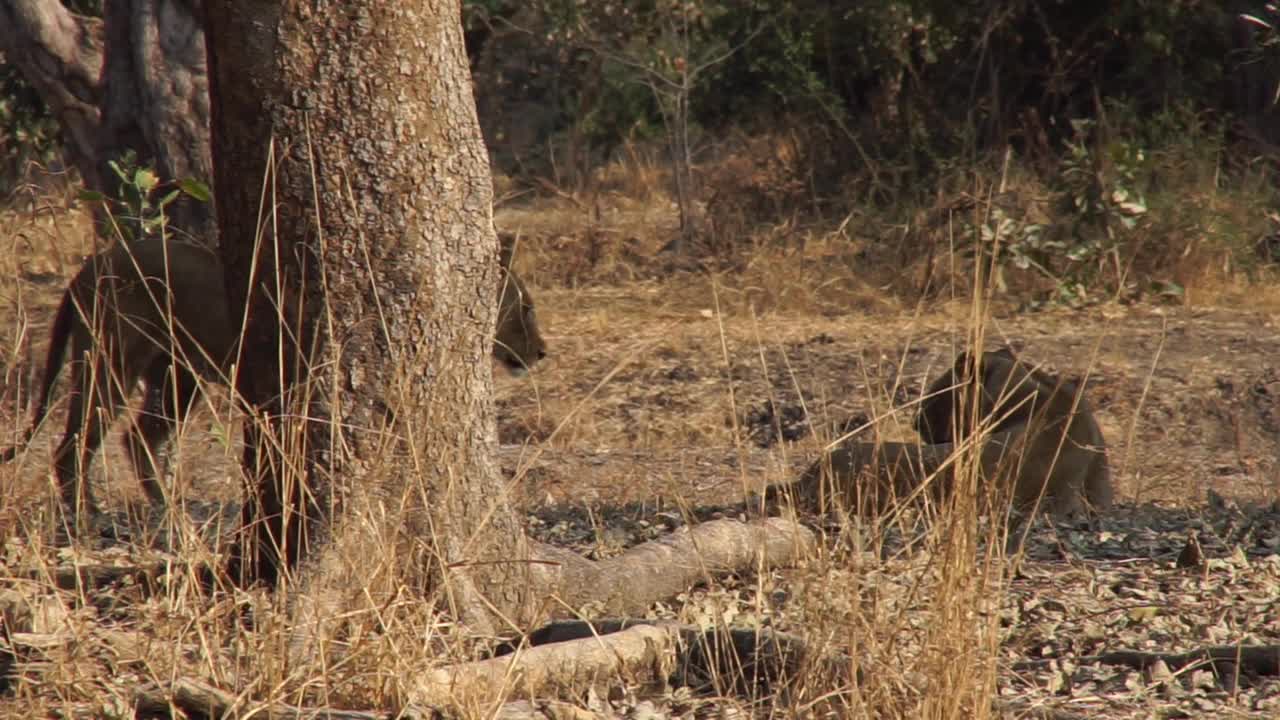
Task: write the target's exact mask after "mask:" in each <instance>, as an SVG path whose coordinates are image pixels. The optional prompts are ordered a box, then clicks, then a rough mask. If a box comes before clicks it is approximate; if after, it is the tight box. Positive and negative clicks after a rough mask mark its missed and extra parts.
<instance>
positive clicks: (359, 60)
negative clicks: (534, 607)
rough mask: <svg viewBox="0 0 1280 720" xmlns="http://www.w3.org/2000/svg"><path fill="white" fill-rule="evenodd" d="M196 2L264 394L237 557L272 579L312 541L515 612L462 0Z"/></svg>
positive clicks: (248, 569) (345, 562) (224, 226)
mask: <svg viewBox="0 0 1280 720" xmlns="http://www.w3.org/2000/svg"><path fill="white" fill-rule="evenodd" d="M207 7H208V13H207V26H206V31H207V36H208V37H209V38H210V39H211V42H210V43H209V58H210V69H211V87H212V91H213V96H214V98H215V105H214V114H213V124H212V127H213V138H214V142H213V146H214V150H215V152H214V158H215V168H216V174H217V177H218V178H219V181H218V183H217V192H218V206H219V208H220V223H219V226H220V229H221V243H220V244H221V248H222V255H223V259H224V261H225V263H226V268H227V283H228V292H229V296H230V298H231V304H232V307H233V308H236V307H237V306H239V307H244V306H245V304H247V306H248V318H249V321H248V327H247V329H246V337H245V342H244V347H243V357H242V370H241V371H240V373H239V377H238V382H237V387H238V389H239V391H240V393H241V394H242V395H243V397H244V398H245V400H246V401H247V402H248V403H250V404H252V405H253V406H254V407H255V408H256V412H257V415H258V419H257V421H256V422H255V423H253V424H254V425H255V428H254V431H253V432H252V433H250V437H249V439H250V442H249V446H248V448H247V451H246V455H245V470H246V473H247V475H248V477H249V478H251V480H250V481H249V483H250V485H251V487H250V488H249V492H248V499H247V501H246V504H245V514H244V527H245V528H251V529H253V530H252V532H251V534H250V535H248V536H246V537H245V538H244V539H243V540H242V541H241V543H242V545H241V553H240V554H239V555H238V557H239V558H240V569H241V570H242V571H243V572H245V573H246V578H248V579H262V580H267V581H274V580H276V579H277V577H278V576H279V574H280V571H282V570H285V569H287V568H291V567H294V566H295V565H296V563H297V562H298V561H299V560H300V559H301V558H302V557H303V556H304V555H305V554H307V553H308V552H309V551H311V550H314V549H316V548H318V547H324V548H325V551H324V553H323V556H324V557H323V558H322V559H317V567H318V568H324V569H325V572H326V573H337V574H338V575H345V574H347V573H354V574H356V575H357V576H360V575H362V576H364V578H366V580H367V578H370V577H379V576H382V577H395V578H396V580H395V581H393V583H394V585H395V586H397V587H398V586H399V585H400V584H402V583H406V582H408V583H409V584H410V585H413V586H420V585H421V583H422V581H423V580H424V579H426V578H428V577H430V579H431V580H432V582H431V583H430V584H429V586H428V587H429V589H431V590H434V591H443V592H444V595H443V597H445V598H446V599H447V600H449V601H452V605H453V607H452V610H454V611H455V612H456V613H458V614H459V615H460V616H463V617H467V616H471V617H478V616H485V615H487V611H486V612H480V613H476V612H472V611H474V610H476V609H477V607H478V603H477V602H476V601H475V600H476V598H475V595H474V594H473V591H474V590H477V589H478V590H480V591H481V593H482V594H483V595H484V596H485V597H486V598H488V600H489V602H491V603H493V607H494V608H496V609H498V610H500V611H501V612H503V613H507V612H512V611H514V610H515V609H516V608H517V607H518V606H519V605H520V604H521V602H522V601H523V599H524V598H523V597H522V592H521V588H523V587H525V586H526V583H524V582H520V578H521V577H522V576H523V575H524V573H525V572H526V571H527V564H526V563H523V562H521V561H520V558H523V557H525V556H526V555H527V551H526V549H525V547H524V546H525V543H524V540H523V535H522V533H521V531H520V528H519V525H518V524H517V521H516V517H515V515H514V513H513V511H512V510H511V509H510V506H509V504H508V503H507V502H506V498H505V494H504V490H503V487H502V483H501V481H500V479H499V474H498V470H497V466H496V463H495V461H494V459H493V457H494V450H495V449H496V442H495V430H494V414H493V413H494V410H493V402H492V399H491V380H492V379H491V366H490V363H489V354H490V349H491V348H490V343H491V342H492V340H491V337H490V334H491V332H492V328H493V326H494V315H493V314H494V288H495V285H496V282H497V276H496V271H497V267H496V264H495V263H494V259H495V258H496V257H497V251H496V250H497V249H496V245H495V237H494V231H493V223H492V210H491V200H492V198H491V192H492V191H491V184H490V178H489V168H488V158H487V155H486V153H485V149H484V146H483V144H482V141H481V139H480V132H479V128H478V124H477V121H476V116H475V110H474V103H473V100H472V96H471V84H470V77H469V73H468V65H467V60H466V57H465V54H464V51H463V45H462V32H461V25H460V23H459V17H460V10H459V6H458V4H457V2H456V0H451V1H440V0H413V1H411V2H400V3H384V2H380V1H379V0H360V1H358V2H349V3H342V4H338V5H334V6H332V7H331V8H330V9H329V10H328V11H326V12H323V13H315V12H313V11H312V9H311V5H310V4H309V3H304V2H298V1H297V0H283V1H281V2H263V1H262V0H210V2H209V3H208V6H207ZM264 179H265V182H266V190H265V195H264V190H263V187H262V181H263V180H264ZM263 197H266V198H267V205H266V206H265V207H263V206H262V202H261V200H262V198H263ZM335 507H341V508H342V513H341V515H336V514H335V513H334V509H335ZM351 518H359V520H352V521H351V522H346V520H347V519H351ZM375 518H376V520H375ZM344 527H347V528H350V532H351V533H353V534H352V535H351V536H350V538H356V537H358V538H359V541H358V542H359V545H360V546H362V548H363V549H362V550H354V549H353V548H348V544H349V543H348V542H345V541H343V539H342V538H340V537H339V535H340V534H342V532H344V531H343V529H342V528H344ZM350 538H349V539H350ZM351 542H352V543H355V542H356V540H354V539H352V540H351ZM370 543H376V545H373V546H372V547H376V548H378V553H379V556H378V557H370V556H369V548H370V547H371V546H370ZM341 548H348V549H350V550H352V552H351V553H350V554H347V553H346V552H345V551H343V550H341ZM379 563H386V566H385V567H382V568H380V567H376V565H378V564H379ZM382 570H385V571H386V572H381V571H382ZM442 580H443V581H444V582H443V583H441V582H440V581H442ZM389 589H390V588H389Z"/></svg>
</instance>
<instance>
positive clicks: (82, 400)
mask: <svg viewBox="0 0 1280 720" xmlns="http://www.w3.org/2000/svg"><path fill="white" fill-rule="evenodd" d="M75 349H76V350H80V348H75ZM101 353H102V349H101V348H99V349H98V350H96V351H95V355H96V357H94V358H93V359H92V360H85V359H82V358H83V357H84V354H83V352H78V353H77V355H78V356H79V357H78V358H77V359H76V360H73V361H72V363H73V372H72V381H71V397H70V400H69V402H68V404H67V427H66V432H65V433H64V434H63V436H62V442H61V443H59V445H58V448H57V450H56V451H55V453H54V458H55V459H54V467H55V472H56V474H57V478H58V490H59V492H60V493H61V496H62V506H63V509H64V510H65V511H66V512H67V513H68V514H69V516H70V517H71V518H72V519H73V520H74V521H75V524H76V525H77V526H78V525H79V520H80V517H81V513H82V511H84V512H86V513H88V514H89V516H90V517H92V516H96V515H97V514H98V512H99V511H98V506H97V503H96V502H95V501H94V499H93V490H92V489H91V488H90V487H89V479H88V477H87V474H88V471H89V465H90V463H92V462H93V456H94V454H95V453H96V452H97V451H98V448H99V446H101V445H102V436H103V434H104V433H105V431H106V428H107V427H108V426H109V425H110V424H111V421H112V420H114V419H115V417H116V415H117V414H118V413H119V410H120V408H122V407H123V406H124V401H125V394H124V391H123V387H122V385H121V383H120V381H119V379H118V378H116V377H114V376H113V374H112V372H111V369H110V367H109V364H108V363H106V362H104V361H103V359H102V357H103V356H102V354H101Z"/></svg>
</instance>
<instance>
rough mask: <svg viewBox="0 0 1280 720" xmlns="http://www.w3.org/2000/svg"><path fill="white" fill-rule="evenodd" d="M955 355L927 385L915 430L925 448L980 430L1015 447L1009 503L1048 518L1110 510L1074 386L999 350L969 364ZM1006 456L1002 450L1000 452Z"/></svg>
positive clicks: (1103, 458)
mask: <svg viewBox="0 0 1280 720" xmlns="http://www.w3.org/2000/svg"><path fill="white" fill-rule="evenodd" d="M972 357H973V356H972V354H971V353H969V352H964V353H961V354H960V355H959V356H957V357H956V361H955V363H954V364H953V366H952V368H951V369H950V370H949V371H947V372H944V373H943V374H942V375H941V376H940V377H938V378H937V379H936V380H934V382H933V383H932V384H931V385H930V386H929V389H928V390H927V391H926V392H925V397H924V400H923V402H922V403H921V406H920V412H919V413H918V414H917V415H916V419H915V428H916V430H917V431H918V432H919V433H920V437H921V439H923V440H924V442H926V443H946V442H957V441H963V440H967V439H969V438H972V437H973V436H974V434H975V430H977V429H978V428H979V427H982V428H985V429H986V430H987V431H988V432H989V433H990V437H991V440H990V441H988V442H991V441H996V442H1000V443H1002V444H1003V445H1005V446H1007V448H1008V449H1014V448H1015V447H1016V449H1017V453H1016V454H1017V457H1018V462H1017V463H1016V465H1017V468H1016V472H1015V473H1014V475H1013V477H1014V480H1015V484H1014V487H1013V489H1012V490H1013V491H1012V496H1013V502H1014V504H1015V506H1017V507H1018V508H1019V509H1029V508H1032V507H1035V506H1039V507H1042V508H1044V509H1046V510H1047V511H1048V512H1050V513H1051V514H1053V515H1055V516H1060V517H1061V516H1066V515H1070V514H1074V513H1078V512H1081V511H1084V512H1087V513H1092V512H1096V511H1099V510H1105V509H1107V508H1109V507H1111V504H1112V501H1113V500H1114V495H1115V491H1114V488H1113V487H1112V483H1111V470H1110V466H1109V464H1108V462H1107V450H1106V443H1105V441H1104V440H1103V438H1102V429H1101V428H1100V427H1099V426H1098V421H1097V419H1096V418H1094V416H1093V409H1092V408H1091V407H1090V405H1089V401H1088V400H1086V399H1085V397H1084V392H1083V391H1082V390H1081V388H1080V386H1079V385H1078V384H1077V383H1074V382H1070V381H1067V380H1063V379H1059V378H1055V377H1053V376H1051V375H1049V374H1048V373H1046V372H1044V371H1042V370H1040V369H1039V368H1035V367H1031V366H1029V365H1027V364H1026V363H1023V362H1022V361H1020V360H1019V359H1018V358H1017V357H1016V356H1015V355H1014V354H1013V352H1012V351H1011V350H1009V349H1008V348H1002V349H1000V350H993V351H989V352H986V353H983V354H982V355H981V356H980V357H979V358H978V363H977V367H976V368H975V367H974V366H973V360H972ZM1006 454H1007V453H1006Z"/></svg>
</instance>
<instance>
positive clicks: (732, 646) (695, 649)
mask: <svg viewBox="0 0 1280 720" xmlns="http://www.w3.org/2000/svg"><path fill="white" fill-rule="evenodd" d="M610 630H612V631H613V632H609V631H610ZM810 657H811V653H810V652H809V648H808V645H807V644H806V643H805V641H804V640H803V639H802V638H799V637H796V636H794V635H789V634H786V633H780V632H776V631H774V630H772V629H769V628H761V629H751V628H729V629H703V628H700V627H696V626H693V625H680V624H676V623H671V622H663V621H651V620H642V619H630V618H625V619H621V618H614V619H606V620H601V621H599V622H586V621H557V622H554V623H551V624H550V625H548V626H546V627H543V628H541V629H539V630H537V631H535V632H533V633H530V634H529V635H528V636H527V638H526V645H525V646H524V647H523V648H522V649H521V650H519V651H518V652H515V653H514V654H507V655H502V656H499V657H495V658H490V659H488V660H482V661H479V662H475V663H468V664H465V665H455V666H452V667H447V668H440V669H438V670H435V671H432V672H431V673H429V674H428V675H427V676H426V677H424V678H422V679H421V680H420V681H419V683H418V685H417V687H416V690H415V691H411V697H412V698H413V700H414V702H415V703H418V704H426V705H431V706H445V705H455V704H459V703H461V702H474V701H475V700H476V698H478V697H485V696H498V695H503V696H508V697H535V698H536V697H547V696H549V695H555V694H557V693H558V692H560V691H564V690H567V691H570V692H572V691H576V690H579V689H581V688H582V687H586V686H589V685H592V684H595V683H597V682H600V681H602V680H607V681H615V682H616V680H615V679H616V678H623V681H630V682H642V683H646V684H666V683H667V682H668V681H674V682H675V683H676V684H680V685H689V686H693V687H695V688H697V687H702V686H708V685H710V684H711V683H712V681H713V680H718V681H719V683H718V688H717V689H719V690H721V691H725V690H732V691H736V692H739V693H743V694H768V693H769V692H771V691H772V690H773V689H774V688H775V687H776V685H777V684H778V683H779V682H785V681H786V680H787V679H788V678H790V677H796V676H798V675H800V668H801V664H802V663H804V662H805V661H806V660H808V659H810ZM819 660H820V661H821V662H822V664H823V667H824V668H825V669H827V670H830V671H831V672H832V673H833V674H834V675H840V676H842V677H847V675H848V672H847V670H848V668H849V667H851V665H852V663H850V662H849V660H848V658H846V657H842V656H832V657H824V658H820V659H819Z"/></svg>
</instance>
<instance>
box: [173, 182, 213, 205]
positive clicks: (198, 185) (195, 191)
mask: <svg viewBox="0 0 1280 720" xmlns="http://www.w3.org/2000/svg"><path fill="white" fill-rule="evenodd" d="M178 188H179V189H180V190H182V192H184V193H186V194H187V195H190V196H191V197H193V198H195V199H196V200H199V201H200V202H202V203H207V202H209V200H210V198H212V197H213V193H212V192H210V191H209V186H208V185H205V184H204V183H202V182H200V181H199V180H196V179H195V178H183V179H181V180H179V181H178Z"/></svg>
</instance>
